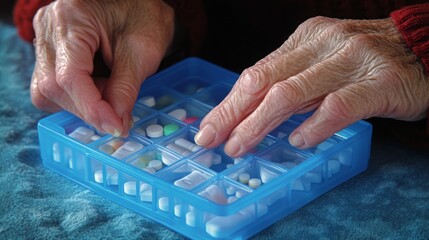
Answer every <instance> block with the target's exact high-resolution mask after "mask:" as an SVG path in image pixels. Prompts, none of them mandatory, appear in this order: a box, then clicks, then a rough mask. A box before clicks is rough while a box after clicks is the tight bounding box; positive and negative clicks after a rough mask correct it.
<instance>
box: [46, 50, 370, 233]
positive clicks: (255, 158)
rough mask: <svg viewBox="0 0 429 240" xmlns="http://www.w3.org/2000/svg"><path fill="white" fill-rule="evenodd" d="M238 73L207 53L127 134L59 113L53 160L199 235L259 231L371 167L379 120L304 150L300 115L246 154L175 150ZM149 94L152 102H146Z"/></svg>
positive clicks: (50, 142)
mask: <svg viewBox="0 0 429 240" xmlns="http://www.w3.org/2000/svg"><path fill="white" fill-rule="evenodd" d="M237 77H238V75H237V74H236V73H233V72H230V71H227V70H225V69H223V68H220V67H218V66H215V65H213V64H211V63H208V62H206V61H203V60H201V59H198V58H189V59H186V60H184V61H182V62H180V63H177V64H176V65H174V66H172V67H170V68H168V69H165V70H163V71H161V72H159V73H158V74H156V75H154V76H152V77H150V78H149V79H148V80H147V81H145V83H144V84H143V86H142V88H141V91H140V94H139V97H138V100H137V102H136V104H135V108H134V116H135V119H134V120H135V123H134V127H133V129H132V131H131V134H130V136H129V137H128V138H127V139H119V138H114V137H112V136H111V135H102V134H98V133H97V132H96V131H95V130H94V129H93V128H92V127H91V126H89V125H87V124H86V123H85V122H83V121H82V120H80V119H79V118H77V117H76V116H74V115H72V114H70V113H67V112H59V113H55V114H53V115H50V116H48V117H46V118H44V119H42V120H40V122H39V125H38V131H39V140H40V150H41V155H42V159H43V164H44V165H45V166H46V167H47V168H49V169H51V170H53V171H55V172H57V173H59V174H61V175H63V176H64V177H66V178H69V179H71V180H73V181H75V182H77V183H79V184H81V185H83V186H85V187H87V188H89V189H91V190H92V191H94V192H96V193H98V194H100V195H101V196H103V197H106V198H108V199H110V200H111V201H113V202H115V203H118V204H120V205H122V206H124V207H127V208H129V209H131V210H133V211H135V212H137V213H139V214H142V215H144V216H146V217H149V218H151V219H153V220H155V221H157V222H159V223H160V224H163V225H165V226H167V227H169V228H171V229H173V230H175V231H177V232H179V233H181V234H183V235H185V236H187V237H190V238H194V239H244V238H249V237H250V236H252V235H254V234H256V233H258V232H259V231H261V230H263V229H264V228H266V227H268V226H269V225H271V224H273V223H274V222H276V221H277V220H279V219H280V218H282V217H285V216H287V215H288V214H290V213H291V212H293V211H295V210H297V209H298V208H300V207H302V206H303V205H305V204H307V203H308V202H310V201H311V200H313V199H315V198H317V197H318V196H320V195H321V194H323V193H325V192H327V191H329V190H330V189H332V188H334V187H335V186H338V185H339V184H341V183H342V182H344V181H346V180H348V179H350V178H351V177H353V176H355V175H356V174H359V173H361V172H362V171H364V170H365V169H366V168H367V163H368V160H369V155H370V146H371V130H372V128H371V125H370V124H368V123H367V122H364V121H359V122H356V123H355V124H353V125H351V126H349V127H347V128H346V129H343V130H341V131H339V132H337V133H336V134H335V135H334V136H332V137H330V138H329V139H327V140H326V141H325V142H323V143H321V144H320V145H318V146H317V147H315V148H312V149H307V150H299V149H296V148H294V147H292V146H291V145H289V143H288V141H287V138H288V135H289V134H290V133H291V132H292V131H293V130H294V129H295V128H296V127H297V126H298V125H299V124H300V123H301V122H303V121H304V120H305V119H306V118H307V117H308V116H306V115H295V116H292V117H291V118H290V119H289V120H288V121H286V122H284V123H283V124H282V125H281V126H279V127H278V128H277V129H275V130H274V131H272V132H271V133H270V134H269V135H268V136H267V137H266V138H265V139H264V140H263V141H262V142H261V143H260V144H259V145H258V146H257V147H255V148H254V149H253V150H252V151H250V153H248V154H247V155H245V156H244V157H242V158H240V159H232V158H230V157H228V156H227V155H225V153H224V152H223V146H221V147H218V148H216V149H202V148H201V149H200V148H198V147H195V145H193V144H188V145H189V146H190V147H189V149H186V148H181V150H175V148H172V147H171V145H175V144H176V142H177V140H178V139H180V141H183V140H187V141H188V142H187V143H194V142H193V138H194V136H195V134H196V132H197V131H198V126H199V123H200V121H201V119H202V118H203V117H204V116H205V115H206V114H207V113H208V112H209V111H210V110H211V109H212V108H213V107H214V106H216V105H217V104H218V103H220V102H221V101H222V99H223V98H224V97H225V96H226V95H227V94H228V92H229V91H230V89H231V87H232V85H233V84H234V82H235V81H236V80H237ZM148 96H152V97H153V99H154V100H155V103H156V104H155V105H154V106H152V107H149V106H148V104H147V103H145V102H144V101H142V99H143V98H144V97H148ZM149 105H150V104H149ZM176 109H184V110H185V111H186V113H187V116H186V117H187V119H186V120H183V119H181V120H180V119H176V118H174V117H172V116H171V115H169V113H170V112H171V111H173V110H176ZM153 124H158V125H160V126H165V125H167V124H173V125H174V127H175V129H178V130H177V131H175V132H173V133H172V134H170V135H168V136H161V137H157V138H153V137H152V138H151V137H149V136H148V135H147V131H146V130H147V127H148V126H150V125H153ZM88 134H89V135H88ZM89 136H91V138H89ZM175 146H176V147H177V145H175ZM118 149H121V150H120V151H119V150H118ZM160 163H162V164H160ZM249 178H250V179H253V180H252V181H251V184H250V183H248V179H249ZM255 182H256V183H257V184H256V185H255ZM259 185H260V186H259Z"/></svg>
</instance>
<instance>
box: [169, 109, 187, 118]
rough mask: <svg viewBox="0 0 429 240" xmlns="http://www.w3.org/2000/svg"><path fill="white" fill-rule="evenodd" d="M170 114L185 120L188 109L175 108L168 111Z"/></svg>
mask: <svg viewBox="0 0 429 240" xmlns="http://www.w3.org/2000/svg"><path fill="white" fill-rule="evenodd" d="M168 115H170V116H172V117H174V118H175V119H178V120H180V121H184V120H185V119H186V110H185V109H183V108H178V109H175V110H173V111H171V112H169V113H168Z"/></svg>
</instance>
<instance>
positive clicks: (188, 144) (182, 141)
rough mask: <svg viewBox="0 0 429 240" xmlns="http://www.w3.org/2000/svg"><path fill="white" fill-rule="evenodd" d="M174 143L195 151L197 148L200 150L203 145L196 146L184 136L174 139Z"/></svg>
mask: <svg viewBox="0 0 429 240" xmlns="http://www.w3.org/2000/svg"><path fill="white" fill-rule="evenodd" d="M174 143H175V144H176V145H177V146H180V147H182V148H186V149H188V150H189V151H191V152H196V151H198V150H200V149H202V148H203V147H201V146H198V145H197V144H195V143H193V142H191V141H188V140H186V139H184V138H178V139H176V140H174Z"/></svg>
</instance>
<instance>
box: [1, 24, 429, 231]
mask: <svg viewBox="0 0 429 240" xmlns="http://www.w3.org/2000/svg"><path fill="white" fill-rule="evenodd" d="M33 65H34V52H33V49H32V46H31V45H29V44H27V43H24V42H22V41H21V40H20V39H19V38H18V37H17V35H16V31H15V29H14V28H13V27H12V26H10V25H7V24H5V23H2V22H0V85H1V86H0V123H1V124H0V156H1V158H0V186H1V190H0V199H1V204H0V239H106V238H107V239H183V238H184V237H183V236H181V235H180V234H178V233H176V232H174V231H172V230H170V229H167V228H165V227H163V226H162V225H161V224H158V223H156V222H154V221H151V220H149V219H148V218H145V217H143V216H140V215H138V214H135V213H133V212H132V211H129V210H127V209H125V208H123V207H121V206H119V205H116V204H114V203H112V202H110V201H108V200H105V199H103V198H102V197H100V196H98V195H96V194H94V193H93V192H91V191H89V190H86V189H85V188H83V187H81V186H80V185H77V184H75V183H73V182H71V181H69V180H66V179H64V178H63V177H61V176H59V175H57V174H55V173H53V172H51V171H50V170H47V169H45V168H44V167H43V165H42V163H41V159H40V152H39V146H38V139H37V137H38V136H37V121H38V120H39V119H40V118H42V117H44V116H46V113H43V112H40V111H39V110H37V109H35V108H34V107H33V106H32V104H31V100H30V96H29V83H30V79H31V72H32V68H33ZM428 226H429V152H428V151H423V150H420V151H418V150H413V149H410V148H409V147H406V146H403V145H401V144H400V143H399V142H397V141H395V140H393V139H385V138H383V136H381V135H380V134H377V133H374V142H373V150H372V155H371V159H370V162H369V168H368V170H367V171H366V172H364V173H363V174H361V175H359V176H357V177H355V178H353V179H351V180H349V181H347V182H346V183H344V184H342V185H340V186H339V187H337V188H335V189H334V190H332V191H330V192H328V193H327V194H325V195H323V196H321V197H320V198H318V199H316V200H315V201H313V202H311V203H310V204H308V205H306V206H305V207H303V208H301V209H299V210H298V211H296V212H295V213H293V214H291V215H289V216H287V217H285V218H283V219H281V220H280V221H278V222H277V223H276V224H274V225H272V226H271V227H269V228H268V229H266V230H264V231H262V232H260V233H259V234H257V235H256V236H254V239H285V238H289V239H429V227H428Z"/></svg>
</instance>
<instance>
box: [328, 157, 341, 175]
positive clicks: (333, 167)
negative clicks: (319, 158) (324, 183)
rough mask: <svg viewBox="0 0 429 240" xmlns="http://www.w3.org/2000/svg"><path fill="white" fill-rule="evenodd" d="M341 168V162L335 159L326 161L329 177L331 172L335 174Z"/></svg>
mask: <svg viewBox="0 0 429 240" xmlns="http://www.w3.org/2000/svg"><path fill="white" fill-rule="evenodd" d="M340 168H341V164H340V162H339V161H337V160H329V161H328V172H329V174H328V175H329V177H330V176H332V175H333V174H336V173H338V172H339V171H340Z"/></svg>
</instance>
